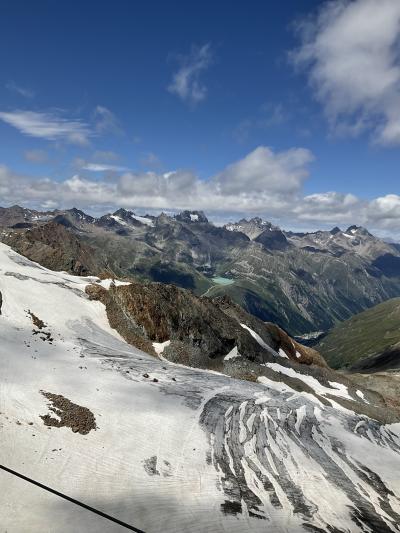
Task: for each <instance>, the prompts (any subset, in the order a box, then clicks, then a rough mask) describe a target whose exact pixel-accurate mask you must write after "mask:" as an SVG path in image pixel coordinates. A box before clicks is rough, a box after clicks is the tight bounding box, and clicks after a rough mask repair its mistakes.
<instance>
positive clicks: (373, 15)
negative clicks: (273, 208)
mask: <svg viewBox="0 0 400 533" xmlns="http://www.w3.org/2000/svg"><path fill="white" fill-rule="evenodd" d="M298 29H299V31H300V35H301V39H302V44H301V46H300V47H299V48H298V49H297V50H295V51H294V52H293V53H292V54H291V57H292V59H293V61H294V63H295V64H296V65H297V66H299V67H306V68H307V69H308V73H309V80H310V83H311V85H312V87H313V88H314V90H315V94H316V97H317V99H318V100H319V101H320V102H321V104H322V105H323V106H324V110H325V113H326V116H327V118H328V120H329V123H330V126H331V128H332V130H334V131H336V132H338V133H345V134H351V135H358V134H360V133H361V132H363V131H370V132H371V133H372V138H373V140H374V142H377V143H380V144H383V145H390V144H399V143H400V60H399V53H398V52H399V44H400V2H399V1H397V0H353V1H347V0H334V1H330V2H325V3H324V4H323V5H322V8H321V9H320V10H319V12H318V14H317V15H316V16H315V17H314V18H312V19H307V20H303V21H302V22H300V23H299V25H298Z"/></svg>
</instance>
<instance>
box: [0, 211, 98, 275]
mask: <svg viewBox="0 0 400 533" xmlns="http://www.w3.org/2000/svg"><path fill="white" fill-rule="evenodd" d="M5 242H6V244H9V245H10V246H12V248H14V250H16V251H17V252H18V253H20V254H22V255H24V256H25V257H28V259H31V260H32V261H37V262H38V263H40V264H41V265H43V266H45V267H46V268H50V269H51V270H65V271H67V272H70V273H71V274H76V275H79V276H82V275H83V276H85V275H88V274H92V273H96V272H97V271H98V270H99V267H100V265H99V264H98V261H97V259H96V257H98V255H99V254H97V253H96V251H95V250H94V249H93V248H92V247H91V246H89V245H87V244H85V243H84V242H83V241H82V240H81V239H79V238H78V237H77V236H76V235H75V234H74V233H72V232H71V231H69V230H68V229H67V228H66V227H65V225H63V224H58V223H57V222H48V223H47V224H44V225H41V226H36V227H34V228H32V229H29V230H27V231H25V232H14V233H12V234H11V235H10V237H9V238H8V239H5Z"/></svg>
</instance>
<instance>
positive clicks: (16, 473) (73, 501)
mask: <svg viewBox="0 0 400 533" xmlns="http://www.w3.org/2000/svg"><path fill="white" fill-rule="evenodd" d="M0 469H1V470H4V471H5V472H8V473H9V474H12V475H14V476H17V477H19V478H21V479H23V480H24V481H28V483H32V485H36V486H37V487H40V488H41V489H44V490H47V491H48V492H51V493H52V494H55V495H56V496H59V497H60V498H64V500H67V501H69V502H71V503H74V504H75V505H79V506H80V507H83V508H84V509H87V510H88V511H91V512H92V513H95V514H98V515H99V516H102V517H103V518H105V519H106V520H110V521H111V522H115V523H116V524H118V525H120V526H122V527H124V528H126V529H130V530H131V531H136V533H144V531H143V530H141V529H138V528H137V527H134V526H131V525H130V524H127V523H126V522H122V520H118V518H114V517H113V516H110V515H108V514H106V513H103V511H99V510H98V509H95V508H94V507H91V506H90V505H87V504H86V503H83V502H80V501H79V500H75V499H74V498H71V497H70V496H67V495H66V494H63V493H62V492H58V490H55V489H52V488H50V487H47V486H46V485H43V484H42V483H39V482H38V481H35V480H34V479H31V478H29V477H26V476H24V475H23V474H20V473H19V472H16V471H15V470H11V468H7V467H6V466H3V465H0Z"/></svg>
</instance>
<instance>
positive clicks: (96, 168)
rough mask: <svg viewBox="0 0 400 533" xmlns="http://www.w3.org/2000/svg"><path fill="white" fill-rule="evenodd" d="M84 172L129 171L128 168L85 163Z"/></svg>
mask: <svg viewBox="0 0 400 533" xmlns="http://www.w3.org/2000/svg"><path fill="white" fill-rule="evenodd" d="M82 169H83V170H90V171H91V172H125V171H127V170H129V169H127V168H126V167H119V166H117V165H105V164H103V163H85V164H84V165H83V166H82Z"/></svg>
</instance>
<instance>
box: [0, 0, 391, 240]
mask: <svg viewBox="0 0 400 533" xmlns="http://www.w3.org/2000/svg"><path fill="white" fill-rule="evenodd" d="M399 43H400V1H398V0H351V1H347V0H328V1H321V0H319V1H317V0H285V2H265V1H251V0H250V1H247V2H227V1H224V0H221V1H219V2H209V1H207V0H204V1H202V2H196V3H194V2H183V1H182V2H173V1H171V2H151V1H149V2H146V3H144V2H140V3H139V2H133V1H130V0H126V1H125V0H114V1H113V2H110V1H108V2H106V1H102V0H99V1H96V2H95V1H94V0H93V1H87V2H78V1H76V0H70V1H68V2H65V1H59V2H54V1H46V0H37V1H36V2H31V1H28V0H26V1H22V0H3V1H2V2H1V6H0V205H2V206H8V205H13V204H15V203H18V204H20V205H23V206H27V207H34V208H39V209H55V208H66V207H67V208H68V207H72V206H77V207H80V208H83V209H85V210H86V211H88V212H90V213H92V214H97V213H104V212H107V211H110V210H115V209H117V208H119V207H125V208H129V209H133V210H135V211H136V212H137V213H145V212H151V213H157V212H161V211H166V212H174V211H179V210H182V209H201V210H204V211H205V212H206V214H207V215H208V216H209V218H211V219H212V220H215V221H216V222H217V223H222V222H225V221H228V220H231V221H233V220H237V219H238V218H240V217H242V216H247V217H251V216H255V215H257V216H261V217H262V218H264V219H266V220H270V221H272V222H274V223H276V224H279V225H281V226H282V227H285V228H291V229H298V230H313V229H317V228H328V227H332V226H333V225H339V226H342V227H346V226H347V225H350V224H358V225H364V226H367V227H368V228H369V229H371V230H373V231H375V233H377V234H379V235H382V236H385V237H392V238H394V239H399V238H400V196H399V193H400V191H399V168H400V55H399V51H400V48H399Z"/></svg>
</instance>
